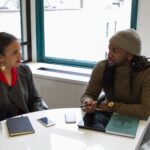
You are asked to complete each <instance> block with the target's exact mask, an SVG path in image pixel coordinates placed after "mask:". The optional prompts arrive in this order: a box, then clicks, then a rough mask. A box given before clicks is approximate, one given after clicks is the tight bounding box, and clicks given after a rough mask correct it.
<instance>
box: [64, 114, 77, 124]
mask: <svg viewBox="0 0 150 150" xmlns="http://www.w3.org/2000/svg"><path fill="white" fill-rule="evenodd" d="M65 122H66V123H76V117H75V114H74V113H72V112H69V113H65Z"/></svg>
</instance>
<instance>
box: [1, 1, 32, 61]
mask: <svg viewBox="0 0 150 150" xmlns="http://www.w3.org/2000/svg"><path fill="white" fill-rule="evenodd" d="M27 16H28V17H27ZM0 20H1V23H0V32H8V33H11V34H13V35H15V36H16V37H17V38H18V39H19V40H20V42H21V44H22V50H21V51H22V56H23V57H22V62H26V61H29V60H31V38H30V37H31V35H30V24H29V23H30V21H29V20H30V1H29V0H27V1H26V0H21V1H20V0H0Z"/></svg>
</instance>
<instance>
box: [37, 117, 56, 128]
mask: <svg viewBox="0 0 150 150" xmlns="http://www.w3.org/2000/svg"><path fill="white" fill-rule="evenodd" d="M37 120H38V121H39V122H40V123H42V124H43V125H44V126H46V127H49V126H52V125H55V122H53V121H52V120H51V119H49V118H48V117H42V118H39V119H37Z"/></svg>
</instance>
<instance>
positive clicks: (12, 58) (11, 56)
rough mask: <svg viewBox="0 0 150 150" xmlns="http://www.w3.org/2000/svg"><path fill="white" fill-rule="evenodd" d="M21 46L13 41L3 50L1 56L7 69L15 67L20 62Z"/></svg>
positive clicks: (16, 41)
mask: <svg viewBox="0 0 150 150" xmlns="http://www.w3.org/2000/svg"><path fill="white" fill-rule="evenodd" d="M20 50H21V45H20V43H19V41H18V40H15V41H13V42H11V44H9V45H8V46H7V47H6V48H5V50H4V55H3V56H1V60H2V61H3V64H4V65H5V66H6V67H8V68H11V67H17V66H19V65H20V62H21V52H20Z"/></svg>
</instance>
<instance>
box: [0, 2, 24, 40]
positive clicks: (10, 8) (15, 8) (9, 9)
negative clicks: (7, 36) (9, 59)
mask: <svg viewBox="0 0 150 150" xmlns="http://www.w3.org/2000/svg"><path fill="white" fill-rule="evenodd" d="M0 21H1V23H0V32H9V33H11V34H13V35H15V36H16V37H17V38H18V39H21V22H20V0H0Z"/></svg>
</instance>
